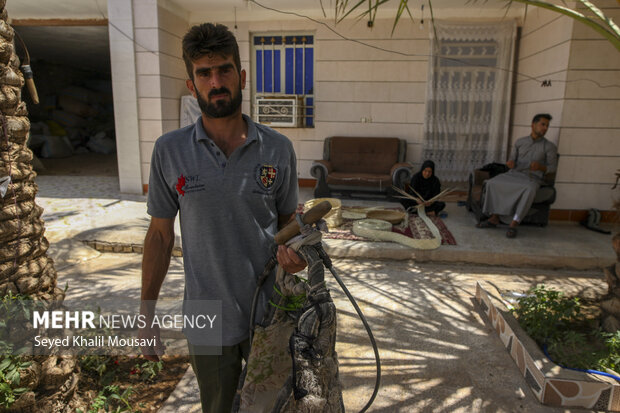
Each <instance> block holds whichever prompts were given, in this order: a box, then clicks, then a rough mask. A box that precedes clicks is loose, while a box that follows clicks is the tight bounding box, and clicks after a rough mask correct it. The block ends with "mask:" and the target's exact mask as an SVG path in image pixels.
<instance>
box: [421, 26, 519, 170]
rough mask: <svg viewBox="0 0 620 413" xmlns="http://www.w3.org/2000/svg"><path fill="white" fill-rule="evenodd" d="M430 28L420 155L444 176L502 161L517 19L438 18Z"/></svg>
mask: <svg viewBox="0 0 620 413" xmlns="http://www.w3.org/2000/svg"><path fill="white" fill-rule="evenodd" d="M435 32H436V38H435V33H434V32H433V30H431V59H430V68H429V73H430V76H429V83H428V92H427V100H426V104H427V106H426V119H425V122H424V145H423V157H424V159H422V160H421V161H423V160H425V159H431V160H433V161H435V170H436V174H437V176H438V177H439V178H440V179H441V180H442V181H452V182H454V181H457V182H463V181H466V180H467V176H468V174H469V172H471V171H472V170H473V169H475V168H479V167H481V166H483V165H484V164H487V163H490V162H505V161H506V156H507V153H506V151H507V143H508V122H509V115H510V91H511V86H512V68H513V57H514V40H515V33H516V24H515V22H514V21H505V22H501V23H491V24H484V23H476V24H465V23H440V22H437V23H436V24H435Z"/></svg>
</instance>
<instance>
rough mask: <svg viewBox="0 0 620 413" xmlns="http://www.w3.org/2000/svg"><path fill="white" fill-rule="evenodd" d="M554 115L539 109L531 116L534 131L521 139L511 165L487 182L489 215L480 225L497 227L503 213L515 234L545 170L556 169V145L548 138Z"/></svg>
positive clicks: (510, 233)
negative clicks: (532, 117) (537, 112)
mask: <svg viewBox="0 0 620 413" xmlns="http://www.w3.org/2000/svg"><path fill="white" fill-rule="evenodd" d="M550 121H551V115H549V114H546V113H540V114H538V115H536V116H534V119H532V133H530V135H529V136H525V137H523V138H520V139H518V140H517V141H516V142H515V144H514V147H513V148H512V152H511V153H510V158H509V160H508V162H506V165H507V166H508V168H509V169H510V170H509V171H508V172H507V173H505V174H500V175H497V176H496V177H494V178H492V179H489V180H488V181H487V182H486V189H485V192H484V199H483V204H482V212H483V213H484V214H485V215H490V217H489V219H488V220H486V221H482V222H480V223H478V225H477V227H478V228H491V227H495V226H497V225H498V224H499V222H500V216H501V217H502V218H503V217H506V218H505V221H511V222H510V226H509V227H508V231H507V232H506V236H507V237H508V238H515V237H516V236H517V226H518V225H519V223H520V222H521V220H522V219H523V218H524V217H525V215H526V214H527V211H529V209H530V207H531V206H532V203H533V202H534V197H535V196H536V191H537V190H538V188H539V187H540V185H541V183H542V182H543V176H544V175H545V174H546V173H550V172H555V170H556V168H557V163H558V150H557V148H556V146H555V145H554V144H553V143H551V142H549V141H548V140H547V138H545V134H546V133H547V129H549V122H550Z"/></svg>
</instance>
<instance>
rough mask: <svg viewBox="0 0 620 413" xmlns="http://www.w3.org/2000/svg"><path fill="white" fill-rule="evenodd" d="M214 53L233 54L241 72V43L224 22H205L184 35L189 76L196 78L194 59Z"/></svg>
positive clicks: (185, 60) (185, 57) (224, 55)
mask: <svg viewBox="0 0 620 413" xmlns="http://www.w3.org/2000/svg"><path fill="white" fill-rule="evenodd" d="M213 55H219V56H221V57H228V56H232V57H233V61H234V63H235V66H236V68H237V73H240V72H241V58H240V57H239V45H238V44H237V39H235V35H234V34H232V33H231V32H230V30H228V27H226V26H224V25H223V24H212V23H203V24H200V25H196V26H193V27H192V28H191V29H189V31H188V32H187V33H186V34H185V36H184V37H183V61H184V62H185V68H186V69H187V74H188V75H189V78H190V79H192V80H194V71H193V68H192V62H193V61H195V60H198V59H200V58H201V57H203V56H213Z"/></svg>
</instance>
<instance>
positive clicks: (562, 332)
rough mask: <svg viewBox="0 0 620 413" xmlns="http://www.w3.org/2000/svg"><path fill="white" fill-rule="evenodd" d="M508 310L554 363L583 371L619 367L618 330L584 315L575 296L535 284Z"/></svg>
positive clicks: (619, 347) (619, 335) (619, 333)
mask: <svg viewBox="0 0 620 413" xmlns="http://www.w3.org/2000/svg"><path fill="white" fill-rule="evenodd" d="M512 312H513V314H514V315H515V317H516V319H517V320H518V321H519V324H520V325H521V327H522V328H523V329H524V330H525V332H526V333H527V334H528V335H529V336H530V337H531V338H532V339H534V341H536V343H537V344H538V345H539V346H540V347H541V348H542V349H543V351H545V352H546V353H547V354H548V356H549V358H550V359H551V360H553V361H554V362H555V363H557V364H559V365H561V366H563V367H571V368H577V369H584V370H587V369H595V370H602V371H605V369H611V370H614V369H616V368H617V367H620V332H616V333H606V332H604V331H602V330H601V329H600V327H599V324H600V323H599V320H597V319H592V318H588V317H585V316H584V315H583V314H582V308H581V303H580V300H579V298H577V297H567V296H566V295H564V293H562V292H560V291H556V290H553V289H547V288H545V286H544V285H539V286H537V287H535V288H533V289H531V290H530V291H529V292H528V294H527V295H526V296H524V297H521V298H519V300H518V301H517V305H516V307H515V308H514V309H513V310H512Z"/></svg>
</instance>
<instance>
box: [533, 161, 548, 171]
mask: <svg viewBox="0 0 620 413" xmlns="http://www.w3.org/2000/svg"><path fill="white" fill-rule="evenodd" d="M530 170H531V171H543V172H545V171H546V170H547V168H546V167H545V166H544V165H541V164H540V163H539V162H536V161H532V163H531V164H530Z"/></svg>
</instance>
